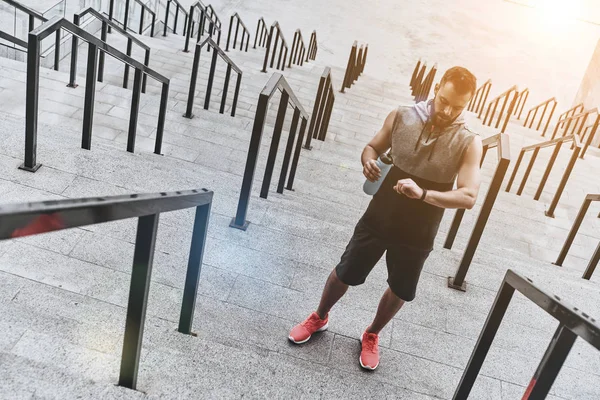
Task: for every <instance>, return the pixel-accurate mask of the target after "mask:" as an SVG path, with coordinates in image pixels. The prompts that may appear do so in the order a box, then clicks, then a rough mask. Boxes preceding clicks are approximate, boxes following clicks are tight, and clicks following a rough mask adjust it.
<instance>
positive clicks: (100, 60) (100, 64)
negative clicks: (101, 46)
mask: <svg viewBox="0 0 600 400" xmlns="http://www.w3.org/2000/svg"><path fill="white" fill-rule="evenodd" d="M107 36H108V24H107V23H106V21H102V32H101V33H100V40H102V41H103V42H105V43H106V39H107ZM74 37H75V35H73V38H74ZM104 57H105V54H104V52H103V51H101V52H100V54H99V55H98V82H103V81H104Z"/></svg>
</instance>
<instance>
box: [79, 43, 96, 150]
mask: <svg viewBox="0 0 600 400" xmlns="http://www.w3.org/2000/svg"><path fill="white" fill-rule="evenodd" d="M97 74H98V47H97V46H96V45H95V44H92V43H88V58H87V73H86V76H85V101H84V105H83V132H82V137H81V148H82V149H86V150H90V149H91V147H92V127H93V123H94V99H95V97H96V76H97Z"/></svg>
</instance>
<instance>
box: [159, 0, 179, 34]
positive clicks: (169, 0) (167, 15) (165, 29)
mask: <svg viewBox="0 0 600 400" xmlns="http://www.w3.org/2000/svg"><path fill="white" fill-rule="evenodd" d="M170 8H171V0H167V12H166V13H165V26H164V27H163V36H167V26H168V25H169V11H170ZM177 10H179V7H177ZM176 15H177V14H176ZM175 20H176V21H177V17H175Z"/></svg>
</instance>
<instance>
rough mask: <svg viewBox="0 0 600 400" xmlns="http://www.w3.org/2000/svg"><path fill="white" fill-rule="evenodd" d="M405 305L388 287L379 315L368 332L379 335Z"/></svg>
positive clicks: (380, 303)
mask: <svg viewBox="0 0 600 400" xmlns="http://www.w3.org/2000/svg"><path fill="white" fill-rule="evenodd" d="M404 303H405V302H404V300H402V299H401V298H400V297H398V296H396V295H395V294H394V292H392V289H390V288H389V287H388V288H387V289H386V291H385V292H384V293H383V296H381V300H380V301H379V307H377V314H375V319H373V322H372V323H371V325H369V327H368V328H367V332H369V333H375V334H377V335H379V332H380V331H381V330H382V329H383V327H385V326H386V325H387V324H388V322H390V321H391V320H392V318H394V315H396V313H397V312H398V311H399V310H400V309H401V308H402V306H403V305H404Z"/></svg>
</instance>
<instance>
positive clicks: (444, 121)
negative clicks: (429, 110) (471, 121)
mask: <svg viewBox="0 0 600 400" xmlns="http://www.w3.org/2000/svg"><path fill="white" fill-rule="evenodd" d="M457 118H458V117H457ZM455 120H456V118H448V117H447V116H445V115H443V114H441V113H438V112H434V113H433V115H432V116H431V121H432V122H433V125H434V126H439V127H440V128H446V127H448V126H450V125H451V124H452V123H453V122H454V121H455Z"/></svg>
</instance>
